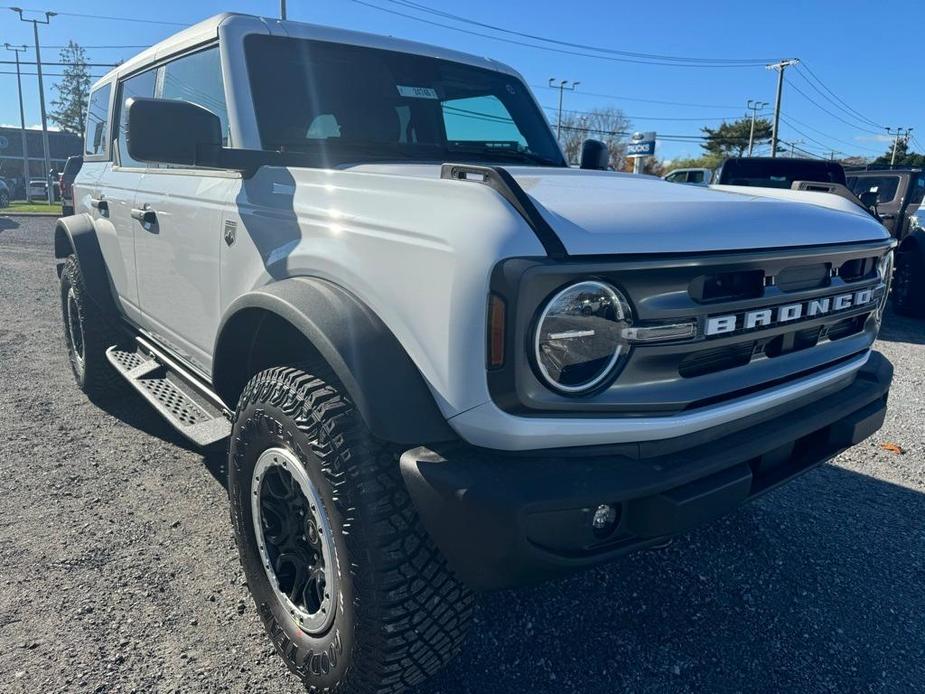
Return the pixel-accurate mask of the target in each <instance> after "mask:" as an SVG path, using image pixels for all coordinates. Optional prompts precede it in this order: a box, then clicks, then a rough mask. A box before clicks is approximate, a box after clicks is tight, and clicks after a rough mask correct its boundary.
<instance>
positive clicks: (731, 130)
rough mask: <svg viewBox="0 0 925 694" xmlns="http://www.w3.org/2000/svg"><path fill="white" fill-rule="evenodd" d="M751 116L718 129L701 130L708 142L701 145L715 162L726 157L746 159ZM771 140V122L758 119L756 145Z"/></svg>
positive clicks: (723, 124)
mask: <svg viewBox="0 0 925 694" xmlns="http://www.w3.org/2000/svg"><path fill="white" fill-rule="evenodd" d="M751 127H752V119H751V116H745V117H743V118H740V119H739V120H736V121H732V122H731V123H727V122H726V121H723V123H722V124H721V125H720V126H719V127H718V128H707V127H704V128H701V129H700V130H701V131H702V132H703V134H704V135H705V136H706V141H705V142H704V143H703V144H702V145H700V146H701V147H702V148H703V149H704V151H706V153H707V155H709V156H710V157H711V158H712V159H714V160H720V161H721V160H723V159H725V158H726V157H744V156H745V155H747V154H748V136H749V133H750V132H751ZM770 139H771V121H769V120H768V119H767V118H758V119H757V120H756V121H755V145H756V146H757V145H759V144H764V143H766V142H769V141H770Z"/></svg>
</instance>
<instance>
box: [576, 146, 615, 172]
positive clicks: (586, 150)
mask: <svg viewBox="0 0 925 694" xmlns="http://www.w3.org/2000/svg"><path fill="white" fill-rule="evenodd" d="M609 167H610V152H609V151H608V149H607V145H605V144H604V143H603V142H601V141H600V140H585V141H584V142H582V143H581V168H583V169H596V170H598V171H607V169H608V168H609Z"/></svg>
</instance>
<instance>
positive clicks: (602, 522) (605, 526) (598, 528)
mask: <svg viewBox="0 0 925 694" xmlns="http://www.w3.org/2000/svg"><path fill="white" fill-rule="evenodd" d="M616 521H617V509H615V508H614V507H613V506H611V505H610V504H601V505H600V506H598V507H597V508H596V509H594V516H592V518H591V527H592V528H594V534H595V535H606V534H607V533H609V532H610V531H611V530H613V526H614V523H616Z"/></svg>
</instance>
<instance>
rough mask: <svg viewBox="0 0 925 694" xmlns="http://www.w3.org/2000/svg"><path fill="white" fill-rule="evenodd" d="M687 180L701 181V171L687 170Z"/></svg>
mask: <svg viewBox="0 0 925 694" xmlns="http://www.w3.org/2000/svg"><path fill="white" fill-rule="evenodd" d="M687 182H688V183H703V171H688V172H687Z"/></svg>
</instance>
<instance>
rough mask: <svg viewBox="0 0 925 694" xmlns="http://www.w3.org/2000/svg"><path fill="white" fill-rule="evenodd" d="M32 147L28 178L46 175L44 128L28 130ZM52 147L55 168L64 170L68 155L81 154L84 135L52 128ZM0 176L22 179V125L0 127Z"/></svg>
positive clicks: (52, 165)
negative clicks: (42, 129)
mask: <svg viewBox="0 0 925 694" xmlns="http://www.w3.org/2000/svg"><path fill="white" fill-rule="evenodd" d="M26 137H27V138H28V140H27V145H28V150H29V172H28V175H27V178H44V177H45V174H46V173H47V172H46V171H45V154H44V151H45V150H44V149H43V147H42V131H41V130H37V129H36V130H26ZM48 149H49V153H50V156H51V168H53V169H54V170H55V171H61V170H62V169H63V168H64V162H65V161H67V158H68V157H72V156H74V155H77V154H80V153H81V151H82V149H83V138H82V137H80V136H79V135H73V134H71V133H65V132H60V131H56V130H49V131H48ZM0 176H2V177H3V178H7V179H13V180H15V181H20V180H22V176H23V160H22V130H21V129H20V128H9V127H0Z"/></svg>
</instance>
